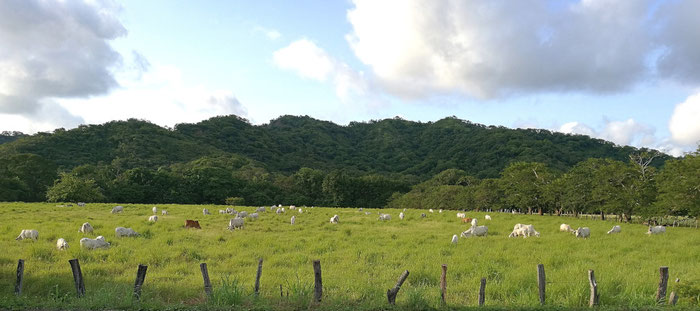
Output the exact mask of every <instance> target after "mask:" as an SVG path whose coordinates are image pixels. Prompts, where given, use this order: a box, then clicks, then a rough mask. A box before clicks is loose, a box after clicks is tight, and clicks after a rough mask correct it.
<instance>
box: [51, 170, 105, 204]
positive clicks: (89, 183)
mask: <svg viewBox="0 0 700 311" xmlns="http://www.w3.org/2000/svg"><path fill="white" fill-rule="evenodd" d="M46 198H47V200H48V201H49V202H101V201H103V200H104V198H105V197H104V195H103V194H102V190H101V189H100V188H99V187H98V186H97V184H96V183H95V181H94V180H92V179H84V178H79V177H76V176H74V175H71V174H68V173H62V174H61V177H60V179H59V180H57V181H56V182H55V183H54V185H53V186H52V187H51V188H49V190H48V191H47V192H46Z"/></svg>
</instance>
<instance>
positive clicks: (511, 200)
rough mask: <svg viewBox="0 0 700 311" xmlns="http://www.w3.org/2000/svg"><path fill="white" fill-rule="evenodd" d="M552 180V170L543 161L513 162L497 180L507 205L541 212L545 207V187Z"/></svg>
mask: <svg viewBox="0 0 700 311" xmlns="http://www.w3.org/2000/svg"><path fill="white" fill-rule="evenodd" d="M552 180H553V174H552V172H551V171H550V170H549V168H547V166H546V165H545V164H543V163H537V162H514V163H512V164H511V165H509V166H508V167H506V168H505V169H504V170H503V172H501V179H500V181H499V182H500V183H501V189H503V194H504V202H505V204H506V205H507V206H512V207H516V208H518V209H526V210H527V211H528V213H531V212H532V211H533V210H537V211H538V212H539V213H540V214H542V213H543V212H545V211H546V208H547V205H546V197H545V196H546V194H545V189H546V187H547V184H549V183H550V182H551V181H552Z"/></svg>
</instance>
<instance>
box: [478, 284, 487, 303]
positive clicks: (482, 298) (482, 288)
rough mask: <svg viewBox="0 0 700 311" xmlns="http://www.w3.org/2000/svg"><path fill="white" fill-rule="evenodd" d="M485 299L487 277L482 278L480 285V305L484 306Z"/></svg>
mask: <svg viewBox="0 0 700 311" xmlns="http://www.w3.org/2000/svg"><path fill="white" fill-rule="evenodd" d="M485 300H486V278H481V284H480V285H479V306H483V305H484V301H485Z"/></svg>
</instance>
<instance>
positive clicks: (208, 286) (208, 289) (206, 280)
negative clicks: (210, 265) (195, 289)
mask: <svg viewBox="0 0 700 311" xmlns="http://www.w3.org/2000/svg"><path fill="white" fill-rule="evenodd" d="M199 269H200V270H202V279H204V292H205V293H207V296H208V297H211V281H209V270H207V263H206V262H203V263H201V264H199Z"/></svg>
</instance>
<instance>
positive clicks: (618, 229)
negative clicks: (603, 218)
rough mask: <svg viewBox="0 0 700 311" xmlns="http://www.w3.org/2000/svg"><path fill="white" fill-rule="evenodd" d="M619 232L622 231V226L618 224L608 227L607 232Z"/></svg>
mask: <svg viewBox="0 0 700 311" xmlns="http://www.w3.org/2000/svg"><path fill="white" fill-rule="evenodd" d="M620 232H622V228H621V227H620V226H613V227H612V229H610V231H608V234H611V233H620Z"/></svg>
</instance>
